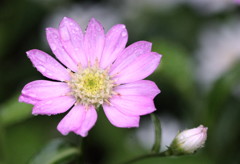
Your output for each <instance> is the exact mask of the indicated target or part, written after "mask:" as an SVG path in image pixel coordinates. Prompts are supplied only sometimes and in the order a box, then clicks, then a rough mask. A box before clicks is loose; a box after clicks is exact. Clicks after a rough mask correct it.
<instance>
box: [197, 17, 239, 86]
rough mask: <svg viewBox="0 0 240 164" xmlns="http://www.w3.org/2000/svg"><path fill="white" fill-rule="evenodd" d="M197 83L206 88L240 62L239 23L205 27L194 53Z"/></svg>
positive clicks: (234, 21)
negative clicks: (196, 66) (196, 63)
mask: <svg viewBox="0 0 240 164" xmlns="http://www.w3.org/2000/svg"><path fill="white" fill-rule="evenodd" d="M196 56H197V62H198V71H197V78H198V81H199V82H200V83H201V84H203V85H204V86H205V87H206V88H208V87H209V86H211V85H212V84H213V82H214V81H215V80H216V79H218V78H219V77H220V76H221V75H223V74H224V73H225V72H226V71H228V70H229V69H230V68H231V67H232V66H233V65H234V64H235V62H237V61H239V60H240V21H239V19H237V20H232V21H230V22H228V23H224V24H222V25H219V24H215V25H212V26H208V27H206V28H205V29H204V30H203V31H202V32H201V35H200V45H199V48H198V50H197V52H196Z"/></svg>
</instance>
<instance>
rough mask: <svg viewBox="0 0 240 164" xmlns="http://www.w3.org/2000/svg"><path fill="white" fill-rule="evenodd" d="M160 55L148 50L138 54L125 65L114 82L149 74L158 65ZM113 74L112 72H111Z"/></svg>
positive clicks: (140, 77) (124, 81)
mask: <svg viewBox="0 0 240 164" xmlns="http://www.w3.org/2000/svg"><path fill="white" fill-rule="evenodd" d="M160 59H161V55H159V54H158V53H155V52H149V53H146V54H143V55H141V56H138V57H137V58H136V60H135V61H134V62H133V63H131V64H130V65H128V67H125V68H124V69H123V70H121V72H119V74H118V75H117V76H116V77H115V80H116V83H118V84H122V83H130V82H134V81H137V80H141V79H144V78H145V77H147V76H149V75H150V74H151V73H153V71H154V70H155V69H156V68H157V66H158V65H159V62H160ZM111 74H112V75H113V73H111Z"/></svg>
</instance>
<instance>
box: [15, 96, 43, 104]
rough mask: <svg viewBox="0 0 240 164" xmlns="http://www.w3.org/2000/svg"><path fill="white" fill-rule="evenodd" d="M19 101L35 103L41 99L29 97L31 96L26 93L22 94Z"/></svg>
mask: <svg viewBox="0 0 240 164" xmlns="http://www.w3.org/2000/svg"><path fill="white" fill-rule="evenodd" d="M18 101H19V102H24V103H27V104H32V105H35V104H36V103H38V102H39V100H37V99H35V98H32V97H29V96H26V95H24V94H21V95H20V97H19V99H18Z"/></svg>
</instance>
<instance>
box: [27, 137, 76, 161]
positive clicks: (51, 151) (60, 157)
mask: <svg viewBox="0 0 240 164" xmlns="http://www.w3.org/2000/svg"><path fill="white" fill-rule="evenodd" d="M79 154H80V152H79V149H78V148H77V147H73V146H71V145H69V144H68V143H66V142H65V141H64V140H61V139H55V140H52V141H51V142H50V143H48V144H47V146H46V147H44V148H43V149H42V150H41V152H40V153H39V154H37V155H36V157H34V158H33V159H32V160H31V162H30V164H43V163H44V164H55V163H59V164H66V163H69V162H71V161H73V159H74V158H73V157H74V156H76V155H79Z"/></svg>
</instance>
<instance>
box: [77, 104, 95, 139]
mask: <svg viewBox="0 0 240 164" xmlns="http://www.w3.org/2000/svg"><path fill="white" fill-rule="evenodd" d="M96 121H97V112H96V110H95V108H94V107H90V108H89V109H88V110H87V113H86V117H85V120H84V122H83V123H82V126H81V127H80V128H79V129H78V130H77V132H76V133H77V134H79V135H81V136H83V137H86V136H87V135H88V131H89V130H90V129H91V128H92V127H93V126H94V125H95V123H96Z"/></svg>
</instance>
